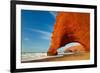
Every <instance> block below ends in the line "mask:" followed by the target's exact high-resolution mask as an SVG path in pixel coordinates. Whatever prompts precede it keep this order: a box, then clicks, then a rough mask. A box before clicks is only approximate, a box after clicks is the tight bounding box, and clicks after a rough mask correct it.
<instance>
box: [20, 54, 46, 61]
mask: <svg viewBox="0 0 100 73" xmlns="http://www.w3.org/2000/svg"><path fill="white" fill-rule="evenodd" d="M46 57H47V53H33V52H24V53H22V54H21V61H30V60H38V59H43V58H46Z"/></svg>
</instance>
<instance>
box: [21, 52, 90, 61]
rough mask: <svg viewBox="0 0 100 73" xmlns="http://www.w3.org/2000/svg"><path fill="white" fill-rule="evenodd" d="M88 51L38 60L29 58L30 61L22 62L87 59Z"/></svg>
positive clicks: (88, 57) (88, 56)
mask: <svg viewBox="0 0 100 73" xmlns="http://www.w3.org/2000/svg"><path fill="white" fill-rule="evenodd" d="M89 59H90V52H85V53H80V54H72V55H64V56H61V57H53V58H45V59H40V60H30V61H22V63H31V62H52V61H74V60H89Z"/></svg>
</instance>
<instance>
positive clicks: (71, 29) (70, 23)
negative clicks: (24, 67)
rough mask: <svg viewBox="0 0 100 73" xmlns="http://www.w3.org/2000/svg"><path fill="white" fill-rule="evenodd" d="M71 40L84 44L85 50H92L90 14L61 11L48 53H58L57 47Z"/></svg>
mask: <svg viewBox="0 0 100 73" xmlns="http://www.w3.org/2000/svg"><path fill="white" fill-rule="evenodd" d="M71 42H78V43H80V44H82V45H83V46H84V47H85V48H84V49H85V51H90V14H89V13H76V12H59V13H58V14H57V17H56V22H55V25H54V31H53V33H52V37H51V45H50V48H49V50H48V55H56V54H57V49H58V48H60V47H62V46H64V45H66V44H68V43H71Z"/></svg>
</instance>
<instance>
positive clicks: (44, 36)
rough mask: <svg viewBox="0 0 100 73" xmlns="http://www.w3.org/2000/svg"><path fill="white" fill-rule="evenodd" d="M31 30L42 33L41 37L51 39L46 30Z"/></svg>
mask: <svg viewBox="0 0 100 73" xmlns="http://www.w3.org/2000/svg"><path fill="white" fill-rule="evenodd" d="M31 30H32V31H33V32H37V33H40V34H42V35H41V38H42V39H46V40H50V39H51V33H50V32H47V31H42V30H38V29H31Z"/></svg>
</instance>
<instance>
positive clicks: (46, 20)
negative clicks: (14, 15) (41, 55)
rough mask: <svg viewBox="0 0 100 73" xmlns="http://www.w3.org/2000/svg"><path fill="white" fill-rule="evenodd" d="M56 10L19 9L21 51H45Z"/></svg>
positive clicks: (47, 46) (48, 44)
mask: <svg viewBox="0 0 100 73" xmlns="http://www.w3.org/2000/svg"><path fill="white" fill-rule="evenodd" d="M55 20H56V12H51V11H34V10H21V39H22V52H47V50H48V48H49V46H50V40H51V33H52V32H53V26H54V23H55Z"/></svg>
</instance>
